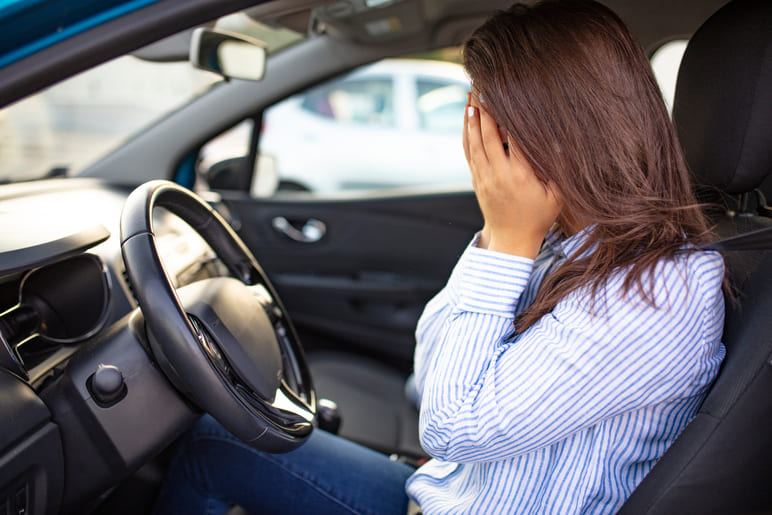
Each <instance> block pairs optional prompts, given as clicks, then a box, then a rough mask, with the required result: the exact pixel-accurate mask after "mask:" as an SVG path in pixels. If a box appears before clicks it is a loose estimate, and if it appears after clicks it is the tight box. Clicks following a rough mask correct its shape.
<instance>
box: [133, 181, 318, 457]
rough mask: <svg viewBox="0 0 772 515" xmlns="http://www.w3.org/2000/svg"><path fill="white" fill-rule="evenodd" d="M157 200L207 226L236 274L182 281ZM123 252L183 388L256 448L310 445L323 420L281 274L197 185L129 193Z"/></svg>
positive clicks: (171, 372)
mask: <svg viewBox="0 0 772 515" xmlns="http://www.w3.org/2000/svg"><path fill="white" fill-rule="evenodd" d="M156 207H164V208H166V209H168V210H169V211H171V212H172V213H174V214H175V215H177V216H179V217H180V218H181V219H182V220H183V221H185V222H186V223H187V224H188V225H190V226H191V227H192V228H193V229H194V230H195V231H196V232H198V234H200V235H201V236H202V237H203V239H204V240H205V241H206V242H207V243H208V244H209V245H210V246H211V247H212V249H213V250H214V251H215V253H216V254H217V256H218V257H219V258H220V259H221V260H222V262H223V263H224V264H225V266H226V267H227V268H228V270H229V272H230V274H231V277H217V278H211V279H204V280H202V281H198V282H195V283H192V284H190V285H187V286H184V287H182V288H179V289H177V290H175V288H174V286H173V285H172V283H171V282H170V281H169V279H168V277H167V274H166V272H165V271H164V268H163V264H162V262H161V260H160V257H159V254H158V249H157V248H156V243H155V235H154V233H153V221H152V220H153V217H152V213H153V209H154V208H156ZM121 252H122V254H123V261H124V264H125V267H126V275H127V277H128V281H129V284H130V286H131V289H132V291H133V293H134V296H135V298H136V300H137V303H138V304H139V307H140V309H141V311H142V314H143V316H144V319H145V324H146V328H147V333H148V334H147V336H148V338H147V339H148V342H149V344H150V348H151V350H152V353H153V355H154V358H155V359H156V361H157V363H158V364H159V366H160V367H161V368H162V369H163V371H164V373H165V374H166V375H167V377H168V378H169V379H170V381H171V382H172V383H173V384H174V385H175V386H176V387H177V389H179V390H180V391H181V392H182V393H183V394H185V395H186V397H187V398H189V399H190V400H191V401H192V402H193V403H194V404H196V405H197V406H198V407H199V408H200V409H202V410H204V411H206V412H209V413H210V414H211V415H213V416H214V417H215V418H216V419H217V420H218V421H219V422H220V423H221V424H222V425H223V426H225V428H227V429H228V430H229V431H230V432H231V433H233V434H234V435H236V436H237V437H238V438H240V439H241V440H242V441H244V442H245V443H247V444H249V445H251V446H252V447H255V448H257V449H261V450H264V451H269V452H286V451H290V450H292V449H294V448H296V447H298V446H299V445H301V444H302V443H303V442H304V441H305V439H306V438H307V437H308V436H309V435H310V434H311V431H312V430H313V427H314V424H315V421H316V419H315V417H316V393H315V391H314V388H313V385H312V382H311V375H310V373H309V370H308V365H307V363H306V360H305V355H304V353H303V349H302V348H301V346H300V343H299V341H298V338H297V335H296V333H295V330H294V328H293V326H292V323H291V322H290V320H289V317H288V316H287V312H286V310H285V309H284V307H283V305H282V303H281V301H280V300H279V298H278V296H277V295H276V292H275V291H274V289H273V287H272V286H271V283H270V282H269V280H268V278H267V277H266V275H265V273H264V272H263V270H262V269H261V268H260V265H259V264H258V263H257V260H255V258H254V256H253V255H252V253H251V252H250V251H249V250H248V249H247V247H246V245H245V244H244V242H242V241H241V239H240V238H239V237H238V235H237V234H236V233H235V232H234V231H233V229H232V228H231V227H230V226H229V225H228V224H227V222H225V220H223V218H222V217H221V216H220V215H219V214H218V213H217V212H216V211H214V210H213V209H212V208H211V207H210V206H209V205H208V204H206V203H205V202H204V201H203V200H201V199H200V198H199V197H198V196H196V195H195V194H193V193H192V192H190V191H189V190H187V189H185V188H182V187H180V186H178V185H176V184H174V183H171V182H168V181H151V182H148V183H146V184H144V185H142V186H139V187H138V188H137V189H135V190H134V191H133V192H132V193H131V194H130V195H129V197H128V198H127V199H126V203H125V205H124V208H123V212H122V213H121Z"/></svg>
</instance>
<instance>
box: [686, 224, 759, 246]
mask: <svg viewBox="0 0 772 515" xmlns="http://www.w3.org/2000/svg"><path fill="white" fill-rule="evenodd" d="M701 248H702V249H703V250H718V251H721V252H724V251H728V250H767V249H772V226H770V227H764V228H763V229H756V230H755V231H749V232H745V233H742V234H738V235H736V236H730V237H729V238H724V239H723V240H718V241H714V242H711V243H706V244H705V245H702V246H701Z"/></svg>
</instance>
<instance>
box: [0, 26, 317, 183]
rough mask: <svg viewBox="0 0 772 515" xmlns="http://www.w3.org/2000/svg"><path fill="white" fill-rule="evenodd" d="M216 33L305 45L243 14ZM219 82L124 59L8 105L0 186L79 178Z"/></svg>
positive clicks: (170, 65)
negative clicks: (231, 33)
mask: <svg viewBox="0 0 772 515" xmlns="http://www.w3.org/2000/svg"><path fill="white" fill-rule="evenodd" d="M215 26H216V27H217V28H223V29H226V30H229V31H231V32H239V33H242V34H245V35H248V36H251V37H254V38H257V39H260V40H262V41H264V42H265V43H266V44H267V47H268V52H269V53H276V52H278V51H280V50H282V49H284V48H286V47H288V46H289V45H292V44H294V43H296V42H298V41H300V40H301V39H302V36H301V35H300V34H298V33H295V32H292V31H289V30H287V29H276V28H271V27H268V26H266V25H263V24H260V23H257V22H255V21H254V20H252V19H250V18H248V17H247V16H245V15H243V14H240V13H239V14H234V15H230V16H227V17H225V18H222V19H220V20H218V21H217V23H216V25H215ZM221 80H222V78H221V77H220V76H218V75H215V74H212V73H209V72H205V71H201V70H198V69H195V68H193V67H192V66H191V65H190V64H188V63H187V62H150V61H145V60H142V59H138V58H136V57H133V56H124V57H120V58H118V59H115V60H112V61H109V62H107V63H104V64H102V65H100V66H98V67H96V68H92V69H91V70H87V71H86V72H83V73H81V74H79V75H77V76H75V77H72V78H70V79H68V80H65V81H63V82H60V83H58V84H56V85H54V86H52V87H50V88H48V89H46V90H44V91H42V92H40V93H37V94H35V95H33V96H31V97H28V98H26V99H24V100H21V101H19V102H17V103H15V104H12V105H10V106H8V107H6V108H5V109H2V110H0V183H7V182H18V181H26V180H33V179H39V178H43V177H54V176H65V175H76V174H77V173H78V172H80V171H81V170H83V169H84V168H86V167H87V166H89V165H90V164H91V163H93V162H95V161H96V160H98V159H99V158H101V157H102V156H104V155H106V154H108V153H109V152H111V151H112V150H114V149H115V148H117V147H119V146H120V145H121V144H122V143H123V142H124V141H126V140H127V139H128V138H130V137H131V136H132V135H134V134H135V133H137V132H139V131H141V130H142V129H143V128H144V127H146V126H148V125H149V124H151V123H153V122H154V121H155V120H158V119H160V118H162V117H163V116H165V115H166V114H168V113H170V112H172V111H173V110H175V109H177V108H179V107H181V106H182V105H184V104H186V103H188V102H189V101H190V100H192V99H193V98H195V97H197V96H198V95H201V94H202V93H204V92H205V91H206V90H208V89H209V88H210V87H212V85H214V84H215V83H217V82H219V81H221Z"/></svg>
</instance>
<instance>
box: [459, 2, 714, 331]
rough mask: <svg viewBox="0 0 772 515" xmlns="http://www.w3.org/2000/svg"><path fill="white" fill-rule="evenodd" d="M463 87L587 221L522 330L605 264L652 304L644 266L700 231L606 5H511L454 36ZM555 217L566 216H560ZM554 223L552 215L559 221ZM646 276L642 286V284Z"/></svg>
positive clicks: (634, 51) (627, 35)
mask: <svg viewBox="0 0 772 515" xmlns="http://www.w3.org/2000/svg"><path fill="white" fill-rule="evenodd" d="M464 67H465V68H466V71H467V73H468V74H469V76H470V78H471V79H472V84H473V92H474V93H475V94H479V95H480V96H481V97H482V98H483V99H484V102H485V104H484V108H485V109H487V110H488V111H489V112H490V113H491V114H492V115H493V117H494V118H495V119H496V121H497V123H498V124H499V125H500V126H501V127H502V128H503V129H504V130H505V131H506V132H507V133H508V134H509V136H510V137H511V138H512V139H513V141H515V142H516V143H517V144H518V146H519V147H520V150H521V151H522V153H523V155H524V156H525V157H526V159H527V160H528V162H529V163H530V164H531V166H532V167H533V169H534V171H535V173H536V175H537V177H538V178H539V179H541V180H542V181H544V182H545V183H547V182H548V181H549V182H551V183H552V184H553V185H554V186H553V187H555V188H556V189H557V191H558V193H559V194H560V196H561V198H562V201H563V212H564V213H570V214H571V215H572V217H573V218H575V219H577V220H584V221H586V222H588V223H590V224H594V225H592V226H591V228H590V229H589V231H590V234H589V237H588V238H587V240H586V241H585V243H584V244H583V246H582V247H581V248H580V249H579V250H578V251H577V253H576V254H575V256H578V255H581V254H582V253H586V252H587V251H588V250H590V249H591V248H592V252H590V253H589V254H588V255H586V256H584V257H581V258H574V259H568V260H566V261H565V262H564V263H563V264H562V265H561V266H560V267H558V268H557V269H556V270H555V271H554V272H553V273H552V274H550V275H549V276H548V277H547V278H546V279H545V281H544V284H542V285H541V287H540V289H539V292H538V293H537V295H536V298H535V299H534V301H533V302H532V304H531V305H530V306H529V307H528V308H527V309H526V310H525V311H524V312H522V313H521V314H520V315H519V316H518V318H517V320H516V324H515V326H516V331H517V332H518V333H521V332H523V331H524V330H525V329H527V328H528V327H530V326H531V325H532V324H534V323H535V322H536V321H537V320H539V319H540V318H541V317H542V316H544V315H545V314H547V313H549V312H551V311H552V310H553V308H554V307H555V305H556V304H557V303H558V301H559V300H560V299H562V298H563V297H565V296H566V295H567V294H568V293H570V292H572V291H574V290H575V289H577V288H579V287H585V286H589V287H590V291H591V293H592V298H593V299H594V298H595V296H596V294H597V292H598V289H599V288H600V287H601V286H602V284H603V283H604V282H605V280H607V279H608V278H609V277H610V276H611V274H612V273H613V272H614V271H618V270H621V269H624V270H625V272H626V276H625V281H624V289H625V291H626V292H629V291H630V289H631V288H632V287H634V286H635V287H637V290H638V291H639V292H640V294H641V295H642V296H643V297H644V298H646V299H647V300H648V301H649V302H653V297H652V294H651V289H650V288H651V286H652V285H653V275H654V274H653V273H651V274H648V276H649V281H646V280H645V279H644V277H645V276H646V272H647V271H651V272H653V270H654V267H655V265H656V264H657V262H658V261H660V260H661V259H663V258H668V257H672V256H673V255H674V254H675V253H676V252H678V251H679V250H680V249H683V247H684V245H685V244H687V243H692V244H694V245H699V244H700V243H703V242H705V241H707V240H708V239H709V238H710V233H709V231H708V228H707V223H706V220H705V217H704V215H703V214H702V211H701V209H700V207H699V206H698V205H697V203H696V200H695V197H694V194H693V192H692V189H691V183H690V177H689V173H688V170H687V166H686V162H685V160H684V157H683V154H682V151H681V147H680V145H679V143H678V140H677V137H676V134H675V130H674V128H673V125H672V123H671V121H670V118H669V116H668V113H667V110H666V108H665V105H664V102H663V100H662V96H661V93H660V90H659V87H658V86H657V82H656V80H655V79H654V76H653V74H652V72H651V67H650V65H649V61H648V59H647V58H646V54H645V53H644V51H643V48H642V47H641V45H640V43H638V41H637V40H636V39H635V37H634V36H633V35H632V33H631V31H630V29H629V28H628V27H627V26H626V25H625V23H624V22H623V21H622V20H621V19H620V18H619V17H618V16H617V15H616V14H614V13H613V12H612V11H611V10H609V9H608V8H606V7H605V6H603V5H601V4H599V3H597V2H594V1H591V0H575V1H566V0H547V1H543V2H540V3H538V4H536V5H534V6H526V5H521V4H517V5H514V6H512V7H511V8H510V9H508V10H506V11H500V12H498V13H496V14H494V15H493V16H492V17H491V18H490V19H488V21H486V22H485V23H484V24H483V25H482V26H481V27H479V28H478V29H477V30H476V31H475V32H474V33H473V34H472V36H471V37H470V38H469V39H468V40H467V41H466V43H465V45H464ZM564 221H565V220H564ZM558 223H559V224H560V223H561V220H560V219H559V220H558ZM644 283H647V284H648V287H647V284H644Z"/></svg>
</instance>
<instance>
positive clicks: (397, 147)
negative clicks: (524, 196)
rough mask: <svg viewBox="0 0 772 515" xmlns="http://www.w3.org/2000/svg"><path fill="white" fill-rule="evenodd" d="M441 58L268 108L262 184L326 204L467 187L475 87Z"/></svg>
mask: <svg viewBox="0 0 772 515" xmlns="http://www.w3.org/2000/svg"><path fill="white" fill-rule="evenodd" d="M437 55H439V54H434V55H432V56H431V57H432V58H431V59H420V60H419V59H415V58H403V59H386V60H384V61H380V62H377V63H374V64H371V65H368V66H365V67H362V68H360V69H358V70H355V71H354V72H352V73H350V74H348V75H345V76H342V77H338V78H335V79H333V80H331V81H328V82H325V83H322V84H319V85H316V86H314V87H312V88H309V89H308V90H306V91H302V92H300V93H298V94H296V95H294V96H292V97H290V98H287V99H285V100H283V101H281V102H279V103H277V104H275V105H273V106H271V107H269V108H267V109H266V110H265V111H264V113H263V120H262V121H263V123H262V127H261V131H260V134H259V152H260V156H261V160H260V162H259V163H258V166H257V176H258V177H259V176H263V177H265V176H266V175H269V176H273V177H275V178H276V180H275V181H274V182H275V183H277V184H279V185H280V187H284V188H290V189H294V190H306V191H311V192H314V193H320V194H327V193H335V192H339V191H352V190H371V189H380V188H397V187H406V186H423V185H440V184H441V185H451V184H452V185H464V186H470V185H471V183H470V179H469V171H468V169H467V165H466V161H465V159H464V155H463V149H462V147H461V129H462V126H463V117H464V110H463V108H464V105H465V104H466V93H467V91H469V82H468V79H467V78H466V75H465V74H464V72H463V69H462V67H461V66H460V65H459V64H458V63H457V62H448V61H441V60H438V59H437ZM451 55H455V54H451ZM253 191H254V188H253Z"/></svg>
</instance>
